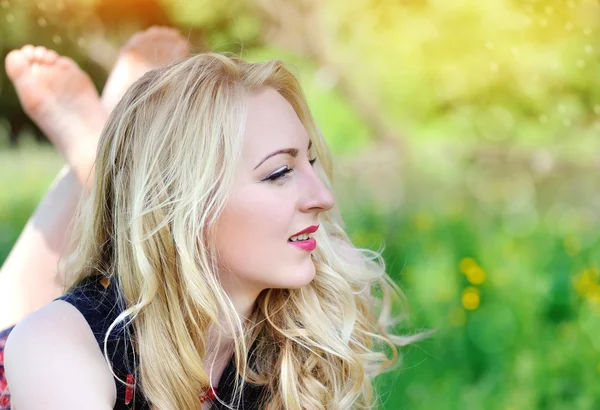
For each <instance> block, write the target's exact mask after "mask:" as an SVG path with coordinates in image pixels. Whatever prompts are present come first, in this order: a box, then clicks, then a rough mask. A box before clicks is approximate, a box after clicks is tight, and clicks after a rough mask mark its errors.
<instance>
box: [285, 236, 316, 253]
mask: <svg viewBox="0 0 600 410" xmlns="http://www.w3.org/2000/svg"><path fill="white" fill-rule="evenodd" d="M289 243H290V244H292V245H294V246H296V247H298V248H300V249H304V250H305V251H314V250H315V248H316V247H317V241H316V240H315V238H310V239H307V240H305V241H295V242H292V241H290V242H289Z"/></svg>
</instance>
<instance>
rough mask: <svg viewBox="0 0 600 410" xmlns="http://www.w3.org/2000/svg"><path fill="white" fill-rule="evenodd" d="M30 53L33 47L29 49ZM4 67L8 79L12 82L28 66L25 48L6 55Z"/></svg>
mask: <svg viewBox="0 0 600 410" xmlns="http://www.w3.org/2000/svg"><path fill="white" fill-rule="evenodd" d="M27 51H29V50H27ZM31 51H33V47H31ZM4 65H5V68H6V74H7V75H8V78H10V80H11V81H13V82H14V81H15V79H16V78H18V77H19V76H20V75H21V73H22V72H23V71H24V70H25V69H26V68H27V67H28V65H29V57H28V56H27V53H26V52H25V47H23V48H22V49H20V50H12V51H11V52H10V53H8V55H7V56H6V59H5V61H4Z"/></svg>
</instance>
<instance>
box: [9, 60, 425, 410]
mask: <svg viewBox="0 0 600 410" xmlns="http://www.w3.org/2000/svg"><path fill="white" fill-rule="evenodd" d="M95 175H96V177H95V181H94V182H93V187H92V191H91V194H90V197H89V199H88V200H87V201H86V202H85V203H84V204H83V206H82V207H81V208H80V213H79V215H78V219H77V221H78V223H77V229H76V231H75V233H74V234H73V243H74V250H73V252H72V254H71V257H70V258H69V260H68V264H67V266H68V268H67V269H66V271H67V272H69V275H70V281H71V283H72V284H73V285H72V286H71V287H70V290H69V291H68V292H67V294H66V295H65V296H63V297H61V299H60V300H57V301H55V302H52V303H50V304H49V305H47V306H45V307H44V308H42V309H41V310H39V311H37V312H35V313H34V314H33V315H31V316H29V317H28V318H26V319H25V320H24V321H22V322H21V323H20V324H18V325H17V327H16V328H15V329H14V330H13V331H12V333H11V335H10V336H9V338H8V341H7V344H6V350H5V365H6V375H7V379H8V383H9V386H10V389H11V394H12V398H11V400H12V403H13V405H14V406H15V407H16V408H17V409H19V410H26V409H30V408H31V409H33V408H45V409H53V408H57V409H58V408H61V409H70V408H73V409H74V408H81V407H84V408H87V409H110V408H129V407H131V406H133V408H135V409H138V408H157V409H194V408H200V407H202V408H210V407H211V406H214V407H216V408H260V409H283V408H285V409H305V408H307V409H313V408H314V409H318V408H331V409H346V408H352V407H358V406H360V405H363V406H366V407H372V406H373V405H374V401H375V398H374V395H373V392H372V379H373V377H374V376H375V375H376V374H378V373H380V372H381V371H382V370H383V369H385V368H389V367H390V366H391V365H392V364H394V362H395V361H396V360H397V350H396V347H395V346H396V345H403V344H406V343H409V342H410V341H412V340H414V339H415V338H414V337H413V338H403V337H398V336H393V335H390V334H388V332H387V330H386V327H385V321H386V319H388V318H387V317H386V316H387V313H388V309H389V307H390V304H391V302H392V300H393V299H394V297H397V296H399V295H400V292H399V290H398V288H397V287H396V286H395V285H394V284H393V282H392V281H391V280H390V279H389V277H388V276H387V275H386V273H385V270H384V267H383V263H382V260H381V258H380V256H379V255H378V254H376V253H373V252H369V251H367V250H360V249H356V248H355V247H353V246H352V244H351V242H350V240H349V239H348V237H347V235H346V234H345V232H344V230H343V228H342V222H341V218H340V216H339V214H337V213H336V212H334V211H335V208H334V199H333V196H332V194H331V176H332V168H331V158H330V155H329V152H328V150H327V146H326V144H325V141H324V140H323V138H322V136H321V135H320V134H319V132H318V129H317V127H316V125H315V123H314V120H313V118H312V116H311V114H310V112H309V110H308V106H307V104H306V100H305V98H304V96H303V94H302V91H301V89H300V86H299V84H298V82H297V80H296V79H295V77H294V76H293V75H292V74H291V73H290V72H289V71H288V70H287V69H286V68H285V67H284V65H283V64H282V63H280V62H278V61H271V62H267V63H261V64H249V63H246V62H243V61H241V60H239V59H236V58H229V57H226V56H223V55H219V54H213V53H207V54H200V55H197V56H193V57H190V58H187V59H185V60H182V61H180V62H178V63H175V64H172V65H170V66H168V67H166V68H163V69H158V70H154V71H152V72H150V73H148V74H146V75H145V76H144V77H143V78H142V79H140V80H139V81H137V82H136V83H135V84H134V85H133V86H132V87H131V88H130V89H129V90H128V92H127V93H126V94H125V96H124V97H123V99H122V100H121V101H120V102H119V104H118V105H117V107H116V108H115V109H114V110H113V112H112V114H111V115H110V116H109V118H108V121H107V124H106V126H105V127H104V129H103V132H102V136H101V139H100V142H99V146H98V153H97V157H96V169H95ZM373 285H379V286H381V289H382V290H383V292H382V294H383V295H384V298H383V300H382V301H381V302H382V304H381V303H379V302H380V301H378V300H377V299H376V298H374V297H372V296H371V287H372V286H373ZM378 313H380V314H381V317H380V319H383V321H382V320H379V321H378V320H377V319H378ZM47 346H52V349H51V350H48V348H47ZM384 348H389V350H390V351H391V357H387V356H386V354H385V353H384V352H383V351H382V350H383V349H384ZM107 363H108V365H107ZM50 369H52V370H50ZM49 372H52V377H51V378H48V375H49ZM215 388H216V391H215V390H214V389H215ZM128 406H129V407H128Z"/></svg>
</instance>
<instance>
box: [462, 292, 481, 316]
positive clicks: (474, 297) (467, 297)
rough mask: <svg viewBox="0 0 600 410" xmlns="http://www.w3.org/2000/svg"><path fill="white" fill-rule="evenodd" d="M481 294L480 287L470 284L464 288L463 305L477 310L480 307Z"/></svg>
mask: <svg viewBox="0 0 600 410" xmlns="http://www.w3.org/2000/svg"><path fill="white" fill-rule="evenodd" d="M480 302H481V296H480V292H479V289H477V288H474V287H472V286H469V287H468V288H465V290H463V294H462V305H463V306H464V308H465V309H468V310H475V309H477V308H478V307H479V304H480Z"/></svg>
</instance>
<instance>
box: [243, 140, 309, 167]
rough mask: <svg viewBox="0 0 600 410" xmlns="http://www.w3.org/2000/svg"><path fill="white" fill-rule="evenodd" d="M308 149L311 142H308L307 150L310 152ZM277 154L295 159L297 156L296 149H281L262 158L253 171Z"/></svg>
mask: <svg viewBox="0 0 600 410" xmlns="http://www.w3.org/2000/svg"><path fill="white" fill-rule="evenodd" d="M310 147H312V140H309V141H308V149H309V150H310ZM279 154H288V155H291V156H292V157H294V158H296V157H297V156H298V150H297V149H296V148H282V149H278V150H277V151H275V152H271V153H270V154H269V155H267V156H266V157H264V158H263V160H262V161H260V162H259V163H258V165H257V166H255V167H254V169H256V168H258V167H260V166H261V165H262V163H263V162H265V161H266V160H268V159H269V158H271V157H274V156H275V155H279Z"/></svg>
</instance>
